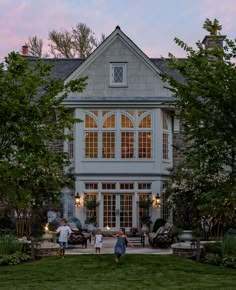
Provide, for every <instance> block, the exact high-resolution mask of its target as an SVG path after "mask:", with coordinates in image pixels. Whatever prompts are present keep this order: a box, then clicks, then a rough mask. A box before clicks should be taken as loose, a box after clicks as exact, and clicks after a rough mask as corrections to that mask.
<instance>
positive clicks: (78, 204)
mask: <svg viewBox="0 0 236 290" xmlns="http://www.w3.org/2000/svg"><path fill="white" fill-rule="evenodd" d="M75 206H80V195H79V193H78V192H77V193H76V195H75Z"/></svg>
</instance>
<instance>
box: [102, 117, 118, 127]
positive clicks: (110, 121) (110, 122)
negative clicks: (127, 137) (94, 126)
mask: <svg viewBox="0 0 236 290" xmlns="http://www.w3.org/2000/svg"><path fill="white" fill-rule="evenodd" d="M115 126H116V122H115V114H112V115H110V116H108V117H106V118H105V120H104V122H103V125H102V128H115Z"/></svg>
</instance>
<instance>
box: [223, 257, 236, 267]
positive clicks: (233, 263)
mask: <svg viewBox="0 0 236 290" xmlns="http://www.w3.org/2000/svg"><path fill="white" fill-rule="evenodd" d="M222 265H223V266H224V267H228V268H236V257H235V256H224V258H223V259H222Z"/></svg>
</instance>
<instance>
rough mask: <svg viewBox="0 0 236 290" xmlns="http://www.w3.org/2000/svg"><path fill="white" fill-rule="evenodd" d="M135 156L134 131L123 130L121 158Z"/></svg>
mask: <svg viewBox="0 0 236 290" xmlns="http://www.w3.org/2000/svg"><path fill="white" fill-rule="evenodd" d="M134 157H135V156H134V132H121V158H134Z"/></svg>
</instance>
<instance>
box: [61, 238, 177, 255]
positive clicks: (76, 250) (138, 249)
mask: <svg viewBox="0 0 236 290" xmlns="http://www.w3.org/2000/svg"><path fill="white" fill-rule="evenodd" d="M115 243H116V238H111V237H105V238H104V239H103V247H102V249H101V254H113V253H114V246H115ZM126 253H127V254H151V255H170V254H172V249H153V248H151V247H150V245H149V242H148V238H147V237H146V241H145V247H144V248H143V247H142V246H134V247H131V246H128V247H127V249H126ZM66 254H67V255H83V254H95V249H94V239H93V238H92V242H91V244H90V243H88V247H87V248H83V247H82V246H81V245H78V246H73V247H72V248H70V247H69V248H68V249H67V250H66Z"/></svg>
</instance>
